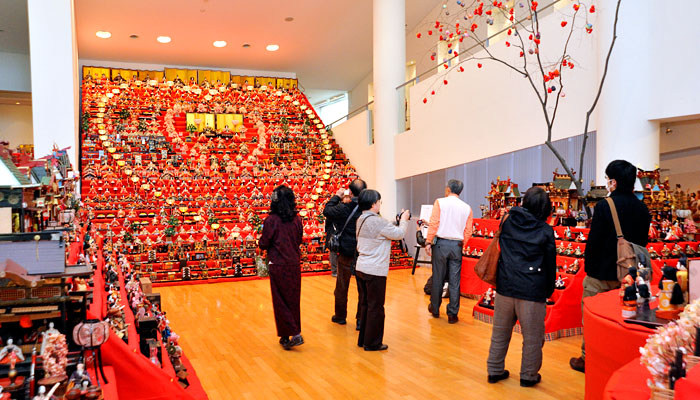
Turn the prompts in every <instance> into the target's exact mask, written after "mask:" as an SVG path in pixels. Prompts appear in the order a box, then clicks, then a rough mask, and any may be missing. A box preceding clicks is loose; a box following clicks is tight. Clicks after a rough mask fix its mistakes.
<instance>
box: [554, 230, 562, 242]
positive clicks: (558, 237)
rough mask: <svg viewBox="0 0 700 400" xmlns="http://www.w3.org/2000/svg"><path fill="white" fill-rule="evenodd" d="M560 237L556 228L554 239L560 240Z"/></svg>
mask: <svg viewBox="0 0 700 400" xmlns="http://www.w3.org/2000/svg"><path fill="white" fill-rule="evenodd" d="M559 239H561V237H560V236H559V234H558V233H557V231H556V230H554V240H559Z"/></svg>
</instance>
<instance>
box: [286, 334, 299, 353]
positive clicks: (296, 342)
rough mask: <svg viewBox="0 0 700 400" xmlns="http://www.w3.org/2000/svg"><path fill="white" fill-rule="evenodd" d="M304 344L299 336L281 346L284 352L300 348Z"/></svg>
mask: <svg viewBox="0 0 700 400" xmlns="http://www.w3.org/2000/svg"><path fill="white" fill-rule="evenodd" d="M302 344H304V338H303V337H302V336H301V334H299V335H296V336H294V337H293V338H292V339H291V340H289V341H288V342H287V343H285V344H283V345H282V346H283V347H284V349H285V350H290V349H291V348H292V347H296V346H300V345H302Z"/></svg>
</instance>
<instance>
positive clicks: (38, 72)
mask: <svg viewBox="0 0 700 400" xmlns="http://www.w3.org/2000/svg"><path fill="white" fill-rule="evenodd" d="M27 14H28V19H29V49H30V65H31V77H32V122H33V127H34V155H35V157H37V158H39V157H43V156H45V155H48V154H50V153H51V150H52V149H53V145H54V143H55V144H56V145H57V146H58V148H59V149H63V148H65V147H70V149H69V150H68V157H70V161H71V163H73V166H74V168H76V169H77V168H78V167H79V160H77V159H76V155H77V154H78V127H79V122H78V121H79V119H78V118H79V116H78V114H79V109H80V107H79V103H78V90H79V81H78V76H79V74H78V46H77V42H76V36H75V13H74V3H73V0H52V1H45V0H28V1H27Z"/></svg>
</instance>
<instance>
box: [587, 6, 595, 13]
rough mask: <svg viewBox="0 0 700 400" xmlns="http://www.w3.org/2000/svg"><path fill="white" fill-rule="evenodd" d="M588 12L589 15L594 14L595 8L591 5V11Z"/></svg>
mask: <svg viewBox="0 0 700 400" xmlns="http://www.w3.org/2000/svg"><path fill="white" fill-rule="evenodd" d="M588 12H590V13H594V12H595V6H594V5H593V6H591V9H590V10H588Z"/></svg>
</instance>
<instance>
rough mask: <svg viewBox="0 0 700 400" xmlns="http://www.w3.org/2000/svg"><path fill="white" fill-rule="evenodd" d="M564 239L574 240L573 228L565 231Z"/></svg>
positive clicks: (567, 228)
mask: <svg viewBox="0 0 700 400" xmlns="http://www.w3.org/2000/svg"><path fill="white" fill-rule="evenodd" d="M564 237H565V238H566V240H571V238H572V235H571V228H569V227H568V226H567V227H566V230H564Z"/></svg>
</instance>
